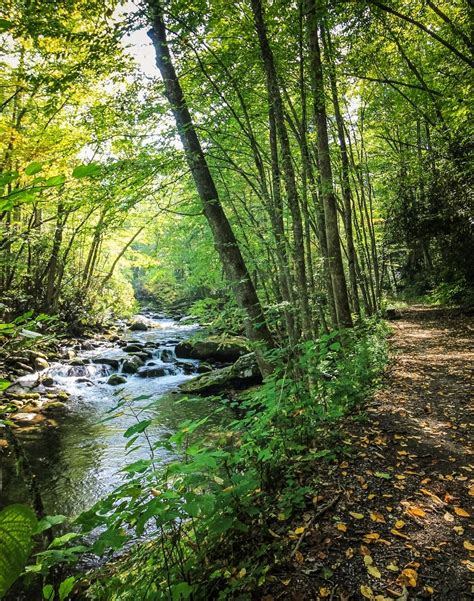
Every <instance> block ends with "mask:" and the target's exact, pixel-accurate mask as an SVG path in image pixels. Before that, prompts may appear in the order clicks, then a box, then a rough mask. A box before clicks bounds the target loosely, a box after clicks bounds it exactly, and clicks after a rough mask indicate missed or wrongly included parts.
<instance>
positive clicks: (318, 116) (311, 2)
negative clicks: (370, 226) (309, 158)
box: [306, 0, 352, 328]
mask: <svg viewBox="0 0 474 601" xmlns="http://www.w3.org/2000/svg"><path fill="white" fill-rule="evenodd" d="M306 18H307V29H308V45H309V58H310V73H311V88H312V95H313V112H314V120H315V122H316V128H317V133H318V142H317V144H318V162H319V172H320V176H321V195H322V199H323V205H324V217H325V224H326V238H327V248H328V255H329V270H330V273H331V281H332V288H333V294H334V304H335V305H336V313H337V321H338V323H337V326H338V327H339V328H347V327H352V316H351V311H350V307H349V297H348V294H347V284H346V277H345V274H344V265H343V263H342V252H341V241H340V239H339V229H338V223H337V203H336V196H335V194H334V188H333V176H332V168H331V158H330V155H329V136H328V126H327V115H326V102H325V98H324V80H323V68H322V63H321V50H320V46H319V33H318V15H317V6H316V2H315V0H307V11H306ZM328 292H329V293H330V291H328Z"/></svg>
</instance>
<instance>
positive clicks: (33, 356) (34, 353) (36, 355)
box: [27, 350, 48, 360]
mask: <svg viewBox="0 0 474 601" xmlns="http://www.w3.org/2000/svg"><path fill="white" fill-rule="evenodd" d="M27 352H28V355H29V356H30V357H31V359H32V360H34V359H46V360H47V359H48V356H47V355H45V354H44V353H41V352H40V351H33V350H28V351H27Z"/></svg>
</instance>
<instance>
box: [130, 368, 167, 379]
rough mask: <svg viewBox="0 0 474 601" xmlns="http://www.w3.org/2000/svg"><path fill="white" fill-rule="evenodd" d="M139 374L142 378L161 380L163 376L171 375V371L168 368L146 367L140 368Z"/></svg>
mask: <svg viewBox="0 0 474 601" xmlns="http://www.w3.org/2000/svg"><path fill="white" fill-rule="evenodd" d="M137 374H138V375H139V376H140V378H161V377H162V376H167V375H169V370H168V369H166V367H155V366H149V365H146V366H145V367H140V369H139V370H138V371H137Z"/></svg>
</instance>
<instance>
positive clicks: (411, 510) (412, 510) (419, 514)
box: [406, 505, 426, 518]
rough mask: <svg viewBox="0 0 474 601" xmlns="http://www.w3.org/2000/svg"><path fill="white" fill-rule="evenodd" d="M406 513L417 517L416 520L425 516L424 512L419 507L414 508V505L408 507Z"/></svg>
mask: <svg viewBox="0 0 474 601" xmlns="http://www.w3.org/2000/svg"><path fill="white" fill-rule="evenodd" d="M406 512H407V513H408V514H409V515H411V516H414V517H418V518H424V517H425V516H426V511H424V510H423V509H421V508H420V507H416V506H415V505H412V506H411V507H409V508H408V509H407V510H406Z"/></svg>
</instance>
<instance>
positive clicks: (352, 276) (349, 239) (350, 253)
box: [323, 29, 360, 316]
mask: <svg viewBox="0 0 474 601" xmlns="http://www.w3.org/2000/svg"><path fill="white" fill-rule="evenodd" d="M324 34H325V35H324ZM324 41H325V49H326V55H327V56H328V61H329V80H330V84H331V93H332V102H333V106H334V115H335V117H336V127H337V137H338V140H339V149H340V152H341V167H342V169H341V171H342V177H341V189H342V198H343V201H344V229H345V232H346V245H347V263H348V266H349V282H350V288H351V296H352V307H353V310H354V313H356V315H358V316H360V304H359V293H358V290H357V274H356V260H357V257H356V250H355V246H354V236H353V232H352V198H351V186H350V177H349V158H348V156H347V145H346V136H345V131H344V120H343V118H342V114H341V108H340V105H339V96H338V91H337V79H336V69H335V66H334V55H333V48H332V44H331V34H330V32H329V30H327V29H323V42H324Z"/></svg>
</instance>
